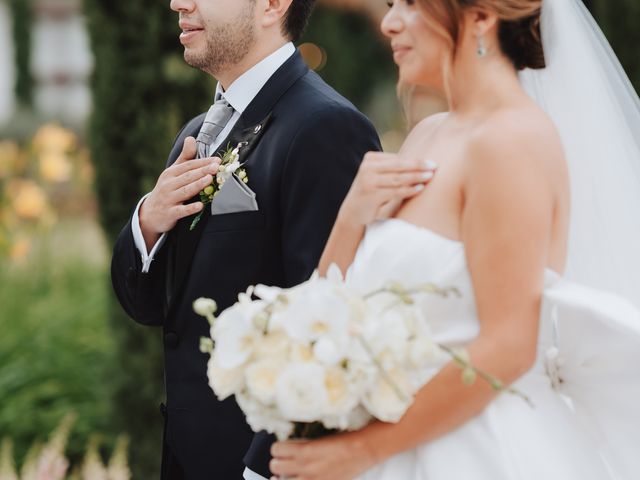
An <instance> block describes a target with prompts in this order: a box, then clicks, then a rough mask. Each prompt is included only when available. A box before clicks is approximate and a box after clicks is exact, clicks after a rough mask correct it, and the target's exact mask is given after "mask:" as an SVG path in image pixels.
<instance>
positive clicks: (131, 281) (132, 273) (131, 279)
mask: <svg viewBox="0 0 640 480" xmlns="http://www.w3.org/2000/svg"><path fill="white" fill-rule="evenodd" d="M135 281H136V270H135V268H133V267H130V268H129V270H128V271H127V275H126V277H125V285H126V286H127V289H129V290H131V289H133V287H134V286H135Z"/></svg>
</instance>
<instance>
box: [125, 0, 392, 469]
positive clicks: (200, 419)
mask: <svg viewBox="0 0 640 480" xmlns="http://www.w3.org/2000/svg"><path fill="white" fill-rule="evenodd" d="M313 1H314V0H172V1H171V9H172V10H174V11H176V12H178V13H179V17H180V18H179V24H180V27H181V29H182V34H181V35H180V40H181V43H182V44H183V45H184V48H185V50H184V57H185V60H186V61H187V63H189V64H190V65H192V66H194V67H197V68H200V69H202V70H204V71H205V72H207V73H209V74H210V75H212V76H213V77H215V78H216V79H217V80H218V82H219V83H218V87H217V89H216V94H215V99H214V105H213V106H212V107H211V109H210V110H209V112H208V113H206V114H201V115H199V116H198V117H195V118H194V119H192V120H191V121H190V122H188V123H187V124H186V125H185V126H184V127H183V129H182V130H181V131H180V133H179V134H178V136H177V138H176V139H175V142H174V145H173V148H172V150H171V153H170V155H169V159H168V161H167V164H166V170H165V171H164V172H163V173H162V175H160V177H159V179H158V182H157V184H156V186H155V188H154V189H153V191H152V192H151V193H149V194H148V195H147V196H145V197H144V198H143V199H142V200H141V201H140V202H139V204H138V206H137V207H136V208H135V210H134V213H133V216H132V219H131V221H130V222H129V223H128V224H127V225H126V226H125V228H124V229H123V231H122V233H121V234H120V236H119V238H118V240H117V242H116V245H115V249H114V254H113V262H112V280H113V286H114V289H115V292H116V294H117V296H118V299H119V300H120V303H121V304H122V306H123V308H124V309H125V310H126V311H127V312H128V314H129V315H130V316H131V317H133V318H134V319H135V320H136V321H137V322H139V323H142V324H145V325H151V326H160V327H162V328H163V332H164V351H165V378H166V394H167V402H166V407H164V406H163V407H162V410H163V413H164V416H165V438H164V446H163V462H162V463H163V465H162V476H163V478H164V479H171V480H174V479H191V480H199V479H212V478H215V479H225V480H227V479H239V478H242V475H243V471H244V470H245V464H246V465H247V467H248V468H247V471H246V473H245V475H247V478H252V477H251V476H252V475H253V473H252V472H257V473H259V474H260V475H262V476H264V477H270V476H271V475H270V472H269V468H268V462H269V459H270V457H269V447H270V443H271V438H270V437H269V436H268V435H266V434H264V433H263V434H258V435H256V436H255V438H254V435H253V433H252V432H251V430H250V429H249V427H248V426H247V425H246V423H245V419H244V416H243V414H242V412H241V411H240V409H239V408H238V406H237V405H236V403H235V401H234V399H233V398H231V399H227V400H225V401H223V402H219V401H218V400H217V399H216V398H215V397H214V395H213V393H212V391H211V389H210V388H209V386H208V384H207V376H206V368H207V356H206V355H204V354H203V353H201V352H200V351H199V342H200V338H201V337H202V336H207V335H208V324H207V322H206V321H205V320H203V319H202V318H201V317H199V316H197V315H196V314H195V313H194V312H193V311H192V303H193V301H194V300H195V299H196V298H198V297H201V296H205V297H211V298H214V299H215V300H216V301H217V302H218V305H219V310H223V309H225V308H227V307H229V306H230V305H231V304H233V303H234V301H235V300H236V299H237V294H238V293H239V292H241V291H244V290H246V288H247V287H248V286H249V285H253V284H257V283H264V284H268V285H277V286H283V287H290V286H293V285H296V284H297V283H300V282H302V281H304V280H306V279H307V278H308V277H309V276H310V274H311V273H312V271H313V270H314V268H315V267H316V265H317V263H318V260H319V257H320V255H321V253H322V249H323V247H324V244H325V241H326V239H327V238H328V235H329V233H330V230H331V227H332V224H333V222H334V220H335V218H336V215H337V212H338V209H339V207H340V204H341V202H342V200H343V198H344V196H345V195H346V193H347V191H348V189H349V187H350V185H351V182H352V180H353V178H354V176H355V174H356V171H357V169H358V166H359V163H360V161H361V159H362V157H363V156H364V154H365V153H366V152H367V151H370V150H379V149H380V145H379V141H378V137H377V135H376V132H375V130H374V128H373V126H372V125H371V123H370V122H369V121H368V120H367V119H366V117H364V116H363V115H362V114H361V113H360V112H358V111H357V110H356V109H355V107H353V105H351V104H350V103H349V102H348V101H346V100H345V99H344V98H342V97H341V96H340V95H338V94H337V93H336V92H335V91H334V90H332V89H331V88H330V87H329V86H327V85H326V84H325V83H324V82H323V81H322V80H321V79H320V77H318V76H317V75H316V74H315V73H313V72H311V71H309V69H308V68H307V67H306V66H305V64H304V62H303V60H302V58H301V56H300V54H299V53H298V52H297V51H296V49H295V47H294V46H293V43H292V42H293V41H296V40H298V39H299V38H300V36H301V34H302V32H303V30H304V27H305V25H306V23H307V20H308V17H309V15H310V12H311V9H312V6H313ZM203 123H204V126H203ZM191 137H193V138H191ZM194 138H196V139H197V141H196V140H194ZM237 145H242V148H241V150H240V162H241V163H244V168H245V169H246V173H247V177H248V182H247V183H246V184H245V183H244V182H239V181H237V179H234V178H232V179H230V180H227V182H226V183H225V184H224V186H223V187H222V189H221V190H220V193H219V194H218V196H216V197H215V199H214V201H213V203H212V205H208V206H206V207H204V206H203V205H202V204H201V203H200V202H198V201H197V200H198V193H199V192H200V191H201V190H202V189H203V188H204V187H205V186H206V185H208V184H210V183H211V181H212V179H213V178H215V176H216V173H217V171H218V163H217V162H218V161H214V160H212V159H211V158H207V157H214V156H220V152H221V151H224V150H225V149H226V148H227V146H231V147H235V146H237ZM196 155H197V157H198V159H195V158H196ZM200 211H203V215H202V219H201V221H200V222H199V223H198V224H197V226H196V227H195V229H193V230H190V225H191V223H192V220H193V218H194V215H195V214H197V213H198V212H200ZM140 381H141V382H143V381H144V379H140ZM252 440H253V442H252ZM245 454H246V456H245ZM243 457H244V462H243Z"/></svg>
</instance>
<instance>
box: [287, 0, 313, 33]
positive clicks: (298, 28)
mask: <svg viewBox="0 0 640 480" xmlns="http://www.w3.org/2000/svg"><path fill="white" fill-rule="evenodd" d="M314 3H315V0H293V1H292V2H291V6H290V7H289V10H287V15H286V16H285V18H284V21H283V24H282V28H283V30H284V33H285V34H286V35H287V36H288V37H289V38H290V39H291V41H293V42H297V41H298V40H300V37H302V34H303V33H304V30H305V28H307V23H309V17H310V16H311V10H313V4H314Z"/></svg>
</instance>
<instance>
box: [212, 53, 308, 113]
mask: <svg viewBox="0 0 640 480" xmlns="http://www.w3.org/2000/svg"><path fill="white" fill-rule="evenodd" d="M295 51H296V47H294V46H293V43H291V42H288V43H286V44H285V45H283V46H282V47H280V48H279V49H278V50H276V51H275V52H273V53H272V54H271V55H269V56H268V57H266V58H265V59H264V60H261V61H260V62H258V63H256V64H255V65H254V66H253V67H251V68H250V69H249V70H247V71H246V72H244V73H243V74H242V75H240V76H239V77H238V78H237V79H236V81H235V82H233V83H232V84H231V85H230V86H229V88H228V89H227V90H226V91H224V89H223V88H222V85H220V83H218V85H217V86H216V97H215V98H218V97H219V96H222V97H224V98H225V99H226V100H227V102H229V105H231V106H232V107H233V108H234V110H235V111H236V112H238V113H240V114H242V113H243V112H244V111H245V109H246V108H247V107H248V106H249V104H250V103H251V102H252V100H253V99H254V98H255V97H256V95H258V92H260V90H262V87H264V85H265V84H266V83H267V81H268V80H269V79H270V78H271V76H272V75H273V74H274V73H276V70H278V69H279V68H280V67H281V66H282V65H283V64H284V63H285V62H286V61H287V60H288V59H289V58H290V57H291V55H293V54H294V53H295Z"/></svg>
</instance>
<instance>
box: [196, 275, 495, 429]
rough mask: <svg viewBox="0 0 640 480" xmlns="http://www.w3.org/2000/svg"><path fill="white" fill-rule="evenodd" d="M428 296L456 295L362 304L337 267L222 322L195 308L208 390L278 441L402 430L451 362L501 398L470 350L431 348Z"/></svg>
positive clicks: (394, 296)
mask: <svg viewBox="0 0 640 480" xmlns="http://www.w3.org/2000/svg"><path fill="white" fill-rule="evenodd" d="M424 295H438V296H441V297H449V296H454V295H459V293H458V291H457V290H456V289H453V288H440V287H438V286H436V285H433V284H427V285H421V286H417V287H413V288H407V287H404V286H403V285H401V284H397V283H395V284H389V285H387V286H385V287H383V288H381V289H379V290H377V291H375V292H370V293H368V294H365V295H363V294H361V293H360V292H357V291H356V290H354V289H353V288H351V287H350V286H349V285H348V284H347V283H345V282H344V281H343V279H342V276H341V273H340V271H339V269H338V268H337V267H335V266H332V268H330V270H329V273H328V275H327V277H326V278H323V277H320V276H319V275H317V273H316V274H314V275H313V276H312V277H311V279H310V280H308V281H307V282H305V283H302V284H300V285H298V286H296V287H293V288H289V289H281V288H276V287H267V286H264V285H258V286H255V287H250V288H249V290H248V291H247V292H245V293H241V294H240V295H239V297H238V302H237V303H236V304H235V305H233V306H232V307H230V308H228V309H227V310H225V311H224V312H223V313H222V314H221V315H220V316H219V317H218V318H216V317H215V312H216V308H217V307H216V303H215V302H214V301H213V300H210V299H204V298H201V299H198V300H196V301H195V302H194V310H195V311H196V313H198V314H200V315H202V316H205V317H207V318H208V319H209V322H210V324H211V338H203V339H202V341H201V350H202V351H203V352H205V353H209V354H210V358H209V361H208V371H207V375H208V379H209V385H210V386H211V388H212V389H213V391H214V393H215V394H216V396H217V397H218V398H219V399H220V400H224V399H225V398H227V397H229V396H231V395H235V398H236V401H237V403H238V405H239V406H240V408H241V409H242V410H243V412H244V413H245V415H246V419H247V422H248V424H249V425H250V427H251V428H252V429H253V430H254V431H256V432H257V431H261V430H266V431H268V432H270V433H273V434H275V435H276V436H277V437H278V439H280V440H284V439H288V438H312V437H317V436H321V435H323V434H326V433H327V432H331V431H345V430H358V429H361V428H363V427H364V426H366V425H367V424H368V423H369V422H371V421H372V420H373V419H378V420H381V421H384V422H397V421H398V420H400V418H401V417H402V416H403V414H404V413H405V412H406V410H407V409H408V408H409V407H410V406H411V404H412V402H413V397H414V395H415V394H416V392H417V391H418V390H419V389H420V388H421V387H422V386H423V385H424V384H425V383H426V382H427V381H428V380H429V379H430V378H431V377H432V376H434V375H435V374H436V373H437V372H438V371H439V370H440V369H441V368H442V366H443V365H444V364H445V363H447V362H448V361H450V360H451V359H453V360H454V361H455V362H456V363H457V364H458V365H460V367H461V368H462V381H463V382H465V383H466V384H471V383H473V382H474V381H475V380H476V377H477V376H481V377H483V378H485V379H486V380H487V381H489V382H490V383H491V384H492V385H493V386H494V388H496V389H498V390H503V389H505V388H504V387H503V385H502V384H501V383H500V382H499V381H498V380H497V379H495V378H494V377H492V376H491V375H488V374H486V373H484V372H482V371H480V370H478V369H476V368H475V367H474V366H473V365H472V364H471V363H470V361H469V358H468V356H467V355H466V353H465V352H464V350H458V349H451V348H449V347H447V346H444V345H440V344H438V343H436V342H435V341H434V339H433V335H432V333H431V331H430V329H429V323H428V321H427V318H426V317H425V312H424V311H423V310H424V309H422V308H419V306H418V304H417V300H418V299H419V297H420V296H424Z"/></svg>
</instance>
